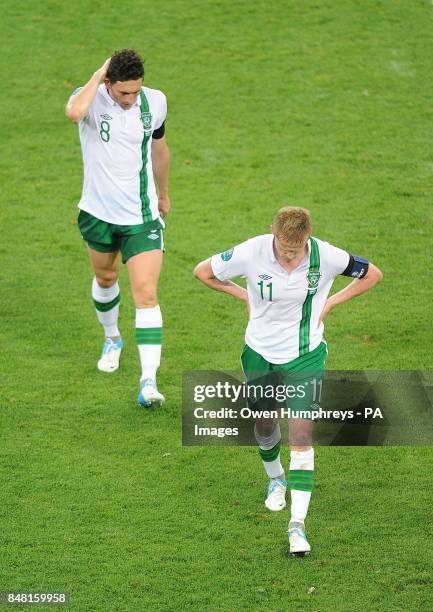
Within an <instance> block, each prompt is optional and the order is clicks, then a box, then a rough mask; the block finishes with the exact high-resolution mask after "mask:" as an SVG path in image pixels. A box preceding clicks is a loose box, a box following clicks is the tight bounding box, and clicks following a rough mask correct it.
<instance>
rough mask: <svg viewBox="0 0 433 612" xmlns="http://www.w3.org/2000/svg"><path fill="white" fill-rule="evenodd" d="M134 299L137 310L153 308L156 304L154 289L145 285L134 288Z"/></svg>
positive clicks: (156, 297) (156, 298)
mask: <svg viewBox="0 0 433 612" xmlns="http://www.w3.org/2000/svg"><path fill="white" fill-rule="evenodd" d="M134 299H135V306H136V307H137V308H153V307H154V306H156V305H157V304H158V296H157V293H156V289H155V288H154V287H149V286H147V285H142V286H141V287H136V289H135V291H134Z"/></svg>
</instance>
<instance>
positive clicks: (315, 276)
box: [307, 271, 321, 293]
mask: <svg viewBox="0 0 433 612" xmlns="http://www.w3.org/2000/svg"><path fill="white" fill-rule="evenodd" d="M320 277H321V274H320V272H319V271H317V272H316V271H310V272H308V274H307V284H308V293H313V292H315V291H316V290H317V287H318V286H319V280H320Z"/></svg>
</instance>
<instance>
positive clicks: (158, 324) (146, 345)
mask: <svg viewBox="0 0 433 612" xmlns="http://www.w3.org/2000/svg"><path fill="white" fill-rule="evenodd" d="M135 336H136V340H137V346H138V352H139V355H140V362H141V378H140V380H144V379H145V378H151V379H152V380H156V371H157V369H158V368H159V364H160V361H161V342H162V316H161V309H160V307H159V305H158V306H155V307H154V308H137V309H136V311H135Z"/></svg>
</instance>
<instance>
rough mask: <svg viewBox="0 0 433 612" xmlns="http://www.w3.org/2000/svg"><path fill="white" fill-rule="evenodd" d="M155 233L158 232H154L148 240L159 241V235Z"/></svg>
mask: <svg viewBox="0 0 433 612" xmlns="http://www.w3.org/2000/svg"><path fill="white" fill-rule="evenodd" d="M154 231H155V232H156V230H152V233H151V234H149V235H148V238H150V239H151V240H158V234H154V233H153V232H154Z"/></svg>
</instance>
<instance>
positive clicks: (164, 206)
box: [158, 196, 170, 219]
mask: <svg viewBox="0 0 433 612" xmlns="http://www.w3.org/2000/svg"><path fill="white" fill-rule="evenodd" d="M158 210H159V214H160V215H161V217H162V218H163V219H164V217H166V216H167V215H168V213H169V212H170V199H169V197H168V196H158Z"/></svg>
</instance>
